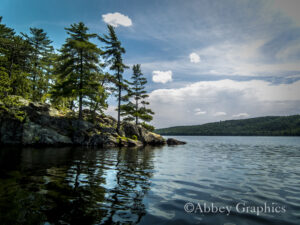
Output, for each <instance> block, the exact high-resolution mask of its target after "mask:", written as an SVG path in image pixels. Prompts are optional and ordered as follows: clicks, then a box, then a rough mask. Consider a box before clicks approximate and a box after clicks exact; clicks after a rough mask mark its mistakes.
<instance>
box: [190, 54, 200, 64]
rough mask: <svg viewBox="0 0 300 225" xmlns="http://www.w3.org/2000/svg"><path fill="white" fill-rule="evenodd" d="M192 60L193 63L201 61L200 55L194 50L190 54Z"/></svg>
mask: <svg viewBox="0 0 300 225" xmlns="http://www.w3.org/2000/svg"><path fill="white" fill-rule="evenodd" d="M190 61H191V63H198V62H200V61H201V59H200V56H199V55H198V54H197V53H195V52H192V53H191V54H190Z"/></svg>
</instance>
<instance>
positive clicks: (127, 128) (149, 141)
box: [122, 122, 166, 145]
mask: <svg viewBox="0 0 300 225" xmlns="http://www.w3.org/2000/svg"><path fill="white" fill-rule="evenodd" d="M122 128H123V131H124V133H125V136H126V137H129V138H132V139H134V138H137V139H138V140H139V141H141V142H142V143H144V144H145V145H164V144H166V141H165V139H164V138H163V137H162V136H160V135H159V134H155V133H153V132H150V131H148V130H146V129H145V128H144V127H142V126H140V125H138V126H136V125H135V124H132V123H129V122H123V123H122Z"/></svg>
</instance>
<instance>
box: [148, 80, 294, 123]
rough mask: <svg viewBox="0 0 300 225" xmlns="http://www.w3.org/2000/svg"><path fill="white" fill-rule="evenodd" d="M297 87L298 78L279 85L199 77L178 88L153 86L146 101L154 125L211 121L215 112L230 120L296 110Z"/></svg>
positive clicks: (287, 113)
mask: <svg viewBox="0 0 300 225" xmlns="http://www.w3.org/2000/svg"><path fill="white" fill-rule="evenodd" d="M299 89H300V81H297V82H294V83H292V84H279V85H272V84H271V83H269V82H267V81H261V80H252V81H242V82H238V81H233V80H219V81H201V82H195V83H192V84H189V85H185V86H183V87H181V88H171V89H157V90H154V91H152V92H151V93H150V98H149V101H150V107H151V109H153V111H154V112H155V116H154V121H153V124H154V125H155V126H156V127H168V126H175V125H196V124H203V123H207V122H215V121H216V120H218V119H217V118H216V116H222V120H230V119H232V118H238V116H240V118H243V117H242V116H244V118H245V117H250V116H251V117H258V116H267V115H293V114H299V112H300V94H299ZM195 106H197V109H195ZM203 109H205V110H203ZM204 112H205V113H204ZM225 112H226V114H225ZM246 113H247V114H246ZM199 115H201V116H199ZM232 115H234V117H233V116H232Z"/></svg>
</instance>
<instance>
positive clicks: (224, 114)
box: [214, 112, 227, 116]
mask: <svg viewBox="0 0 300 225" xmlns="http://www.w3.org/2000/svg"><path fill="white" fill-rule="evenodd" d="M226 115H227V113H226V112H216V113H215V114H214V116H226Z"/></svg>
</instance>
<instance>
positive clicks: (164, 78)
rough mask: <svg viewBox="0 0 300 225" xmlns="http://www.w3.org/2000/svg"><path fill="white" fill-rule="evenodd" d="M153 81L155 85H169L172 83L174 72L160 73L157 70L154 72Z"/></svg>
mask: <svg viewBox="0 0 300 225" xmlns="http://www.w3.org/2000/svg"><path fill="white" fill-rule="evenodd" d="M152 81H153V82H155V83H163V84H165V83H167V82H170V81H172V71H171V70H168V71H159V70H155V71H153V72H152Z"/></svg>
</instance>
